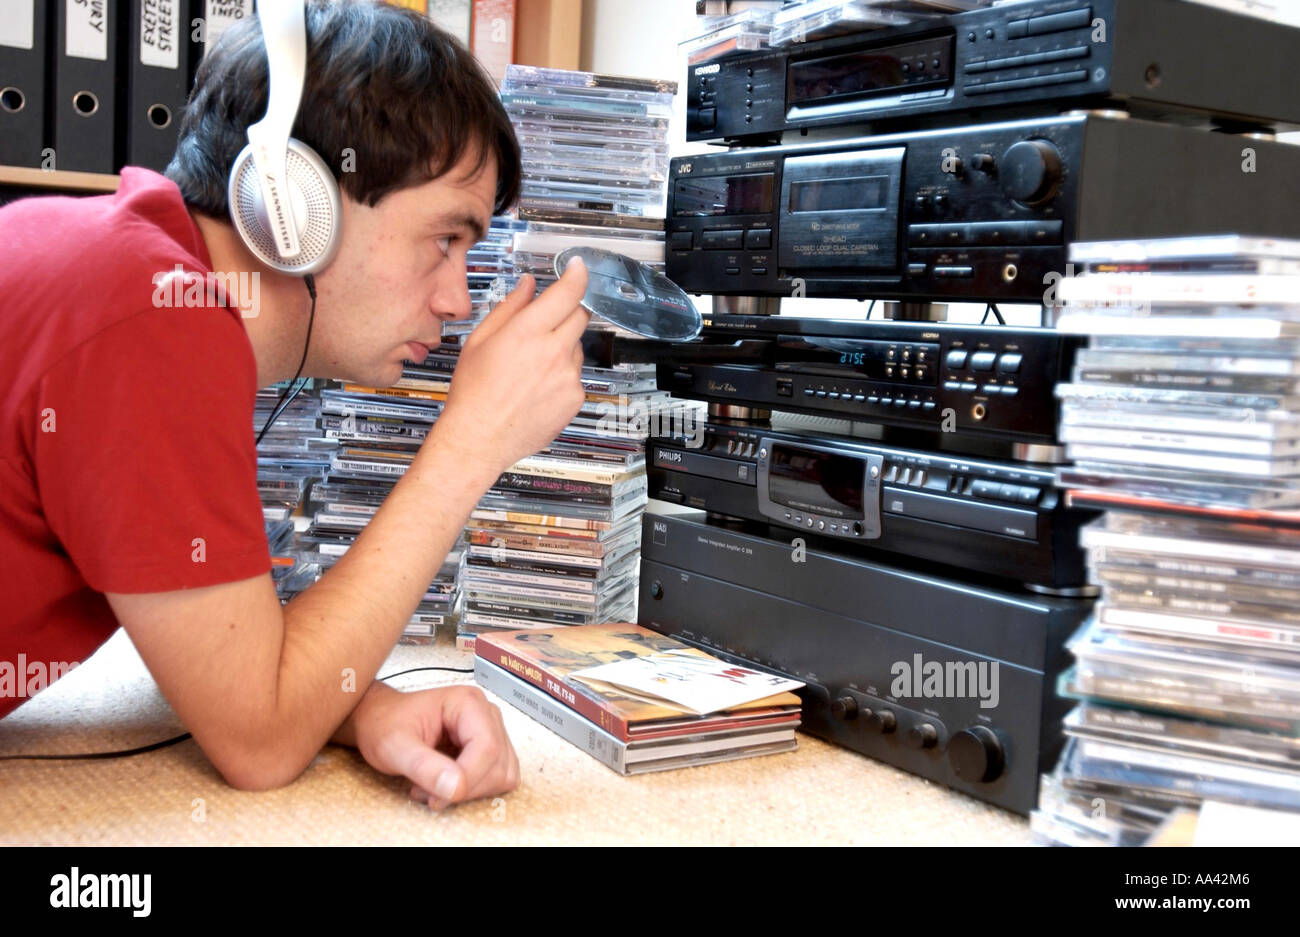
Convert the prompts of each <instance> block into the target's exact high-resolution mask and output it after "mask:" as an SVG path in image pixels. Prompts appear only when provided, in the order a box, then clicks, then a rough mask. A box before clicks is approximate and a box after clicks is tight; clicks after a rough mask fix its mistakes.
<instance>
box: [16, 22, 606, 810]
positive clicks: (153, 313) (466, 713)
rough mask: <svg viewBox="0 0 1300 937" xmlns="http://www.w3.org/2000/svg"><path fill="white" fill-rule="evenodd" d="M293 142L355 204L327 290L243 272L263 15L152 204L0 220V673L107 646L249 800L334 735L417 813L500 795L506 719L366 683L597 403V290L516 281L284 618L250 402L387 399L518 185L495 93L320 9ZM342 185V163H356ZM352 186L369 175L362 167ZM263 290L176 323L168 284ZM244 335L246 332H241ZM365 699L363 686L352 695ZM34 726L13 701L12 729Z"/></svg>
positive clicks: (412, 29) (460, 288) (424, 49)
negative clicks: (359, 392) (497, 485)
mask: <svg viewBox="0 0 1300 937" xmlns="http://www.w3.org/2000/svg"><path fill="white" fill-rule="evenodd" d="M307 32H308V50H309V53H308V63H307V77H306V85H305V88H304V92H303V97H302V103H301V106H300V109H299V114H298V120H297V124H296V126H295V129H294V136H295V137H296V138H298V139H300V140H302V141H303V142H304V143H306V144H307V145H308V146H311V147H312V148H313V149H314V150H316V152H317V153H319V154H320V155H321V156H322V158H324V159H325V161H326V162H327V163H328V164H329V165H330V168H331V170H332V171H333V173H334V174H335V176H336V178H337V179H338V181H339V184H340V187H341V188H342V191H343V225H342V236H343V240H342V244H341V247H340V249H339V252H338V254H337V256H336V257H335V259H334V260H333V262H332V263H331V264H330V266H329V267H328V268H326V269H325V270H324V271H323V272H321V273H319V274H318V275H317V276H316V290H317V302H316V306H315V312H314V320H313V322H312V327H311V331H310V341H309V342H308V341H307V338H308V325H309V322H308V318H309V311H310V309H311V301H312V300H311V297H310V296H309V295H308V292H307V290H306V289H305V288H304V285H303V282H302V281H301V280H300V279H297V278H294V277H289V276H284V275H281V274H277V273H275V272H274V271H271V270H269V269H267V268H265V267H263V266H261V265H259V264H258V263H257V261H255V260H254V259H253V258H252V256H251V255H250V254H249V252H248V250H247V249H246V248H245V246H244V245H243V243H242V242H241V241H240V239H239V238H238V236H237V235H236V233H235V231H234V229H233V227H232V226H231V224H230V222H229V217H228V214H227V206H226V184H227V179H228V176H229V171H230V166H231V164H232V163H233V161H234V158H235V156H236V154H237V153H238V152H239V150H240V149H241V148H242V147H243V145H244V143H245V142H246V136H245V129H246V127H247V126H248V124H249V123H251V122H253V121H256V120H258V119H260V118H261V116H262V114H263V113H264V111H265V107H266V53H265V49H264V47H263V44H262V40H261V33H260V30H259V29H258V27H257V24H256V23H255V22H253V21H249V22H246V23H244V24H241V25H239V26H236V27H233V28H232V29H231V30H230V31H229V32H228V33H227V34H226V35H225V36H224V37H223V38H222V41H221V42H220V43H219V44H218V46H217V48H216V49H215V50H214V51H212V52H211V53H210V54H209V55H208V57H207V58H206V59H205V61H204V62H203V64H202V67H201V68H200V70H199V73H198V76H197V79H196V86H195V90H194V92H193V95H192V98H191V103H190V106H189V108H188V109H187V112H186V116H185V119H184V122H183V124H182V126H181V128H180V142H179V145H178V147H177V152H176V156H175V157H174V159H173V161H172V163H171V165H170V166H169V167H168V169H167V173H166V178H164V177H162V176H159V175H157V174H156V173H150V172H148V171H145V170H140V169H127V170H124V171H123V174H122V181H121V186H120V188H119V190H118V192H117V193H116V195H113V196H105V197H99V198H89V199H66V198H41V199H29V200H24V201H21V202H18V203H15V204H13V205H10V206H8V207H6V208H4V209H3V210H0V310H2V312H0V556H2V557H3V558H4V561H3V563H0V589H2V590H3V595H4V596H5V611H4V612H3V613H0V662H4V661H9V662H14V661H17V660H19V659H20V655H22V656H23V657H24V658H25V659H26V660H27V661H38V662H48V663H49V664H50V665H52V666H53V669H55V670H57V669H58V667H57V665H58V664H59V663H60V662H63V663H68V662H71V663H75V662H78V661H81V660H84V659H85V658H86V657H87V656H89V654H91V653H92V652H93V651H94V649H95V648H96V647H98V646H99V645H100V644H102V643H103V642H104V641H105V640H106V639H107V638H108V637H109V636H110V635H111V634H112V632H113V631H115V630H116V628H117V627H118V625H119V624H120V625H121V626H122V627H123V628H125V629H126V631H127V633H128V635H129V636H130V637H131V640H132V641H133V642H134V644H135V646H136V647H137V648H138V650H139V652H140V654H141V656H142V658H143V659H144V661H145V663H146V665H147V666H148V667H149V669H150V671H151V673H152V674H153V676H154V677H155V679H156V680H157V681H158V684H159V686H160V687H161V689H162V692H163V694H164V695H165V696H166V697H167V699H168V701H169V702H170V703H171V704H172V706H173V707H174V708H175V710H176V711H177V713H178V714H179V715H180V717H181V719H182V720H183V721H184V722H185V725H186V727H187V728H188V729H189V730H190V731H191V732H192V733H193V735H194V738H195V739H196V741H197V742H198V744H199V745H200V746H201V747H202V749H203V751H204V752H205V754H206V755H207V756H208V758H209V759H210V760H211V761H212V763H213V764H214V766H215V767H216V768H217V770H218V771H220V772H221V774H222V775H223V776H224V777H225V779H226V780H227V781H228V782H229V783H230V784H232V785H234V786H236V787H239V788H244V789H250V790H257V789H265V788H271V787H275V786H278V785H283V784H287V783H288V782H290V781H292V780H293V779H294V778H296V777H297V776H298V775H299V774H300V773H301V772H302V771H303V769H304V768H305V767H306V766H307V765H308V764H309V763H310V762H311V760H312V758H313V757H314V756H315V755H316V753H317V752H318V751H319V749H320V748H321V746H322V745H324V744H325V743H326V742H329V741H333V742H336V743H340V744H344V745H353V746H355V747H356V748H358V749H359V750H360V752H361V754H362V755H363V756H364V757H365V759H366V760H367V761H368V762H369V763H370V764H371V765H372V766H373V767H374V768H375V769H376V770H378V771H381V772H383V773H386V774H401V775H404V776H405V777H407V778H409V779H410V780H411V782H412V784H413V787H412V792H411V793H412V796H413V797H416V798H418V799H421V800H427V801H428V802H429V803H430V805H431V806H434V807H441V806H445V805H446V804H449V803H454V802H458V801H464V800H468V799H472V798H478V797H490V796H493V795H496V794H499V793H502V792H505V791H509V790H512V789H514V788H515V787H516V786H517V784H518V781H519V764H518V760H517V759H516V757H515V754H514V751H513V749H512V748H511V745H510V742H509V740H508V738H507V737H506V734H505V731H504V726H503V723H502V720H501V714H500V711H499V710H498V709H497V708H496V707H495V706H493V705H492V704H490V703H489V702H487V700H486V698H485V697H484V696H483V694H482V693H481V692H480V691H478V689H477V688H473V687H454V688H449V689H442V690H431V691H426V692H422V693H399V692H396V691H394V690H392V689H391V688H389V687H386V686H384V685H382V684H379V683H375V682H372V681H373V679H374V677H375V674H376V671H377V669H378V667H379V666H380V664H381V663H382V662H383V660H384V659H385V658H386V657H387V655H388V653H389V651H390V650H391V649H392V647H393V645H394V644H395V643H396V640H397V638H398V636H399V635H400V633H401V632H402V629H403V627H404V625H405V623H406V621H407V620H408V618H409V617H410V615H411V613H412V611H413V610H414V608H415V606H416V605H417V603H418V602H419V600H420V598H421V596H422V595H423V594H424V592H425V589H426V587H427V586H428V584H429V582H430V581H432V579H433V577H434V575H435V573H436V571H437V570H438V568H439V566H440V565H441V563H442V561H443V559H444V557H445V555H446V553H447V552H448V550H449V548H450V547H451V546H452V545H453V543H454V542H455V541H456V540H457V538H458V537H459V534H460V531H461V527H462V525H463V523H464V521H465V519H466V517H467V515H468V513H469V511H470V510H471V509H472V507H473V506H474V504H475V503H476V502H477V500H478V499H479V498H480V497H481V495H482V494H483V492H484V491H486V489H487V488H488V487H489V486H490V485H491V484H492V483H493V482H494V481H495V479H496V478H497V476H498V475H499V474H500V473H501V471H503V470H504V469H505V468H506V467H507V466H508V465H510V464H511V463H513V462H514V461H516V460H517V459H519V458H522V457H523V456H525V455H527V454H529V453H531V452H534V451H536V450H537V449H539V448H541V447H542V446H544V445H545V444H546V443H547V442H549V441H550V440H551V439H552V438H554V436H555V435H556V434H557V433H558V432H559V430H560V429H561V428H562V427H563V426H564V425H565V424H566V423H567V422H568V421H569V420H570V419H572V417H573V416H574V414H575V413H576V412H577V410H578V408H579V407H580V405H581V402H582V388H581V384H580V382H579V379H578V376H579V370H580V368H581V360H582V355H581V350H580V347H579V344H578V341H579V337H580V336H581V334H582V332H583V330H584V328H585V327H586V324H587V314H586V312H585V311H583V310H582V309H581V307H579V306H578V305H577V300H578V298H579V297H580V296H581V295H582V291H583V289H584V288H585V285H586V273H585V271H584V270H583V269H582V268H581V265H575V269H571V270H569V271H567V272H566V274H565V275H564V277H562V278H561V279H560V281H559V282H558V283H556V284H555V285H554V286H552V287H551V288H550V289H549V290H547V291H546V292H545V293H544V294H543V295H542V296H540V297H538V298H537V299H535V300H533V291H534V284H533V282H532V280H531V279H527V278H526V279H525V280H524V282H522V283H521V284H520V285H519V287H518V289H516V290H515V291H514V292H513V293H511V294H510V296H509V297H508V298H507V299H506V300H505V301H504V302H502V303H501V304H500V305H499V306H498V307H497V308H496V309H495V310H493V312H492V313H491V314H490V315H489V316H488V317H487V318H486V319H485V320H484V321H483V323H482V324H481V325H480V326H479V327H478V328H477V329H476V330H475V332H474V333H473V335H472V336H471V337H470V339H469V341H468V342H466V344H465V347H464V351H463V354H462V356H461V360H460V364H459V365H458V367H457V369H456V374H455V379H454V381H453V383H452V389H451V392H450V395H449V399H448V402H447V405H446V408H445V410H444V412H443V414H442V416H441V418H440V419H439V420H438V422H437V423H436V425H435V427H434V429H433V431H432V432H431V433H430V435H429V438H428V440H427V442H426V443H425V445H424V447H423V449H422V450H421V452H420V453H419V454H418V456H417V457H416V459H415V460H414V462H413V463H412V465H411V467H410V469H409V470H408V472H407V473H406V475H405V476H404V477H403V478H402V480H401V481H400V482H399V483H398V484H397V485H396V487H395V488H394V489H393V491H392V494H391V495H390V497H389V498H388V500H387V501H386V503H385V504H384V505H383V507H382V508H381V509H380V510H379V512H378V513H377V514H376V515H375V517H374V519H373V520H372V521H371V523H370V524H369V526H368V527H367V528H366V530H365V531H364V532H363V533H362V534H361V536H360V537H358V539H357V541H356V543H355V545H354V546H353V547H352V548H351V549H350V550H349V551H348V553H347V555H346V556H345V557H343V558H342V559H341V560H340V561H339V562H338V564H337V565H336V566H334V567H333V568H332V569H331V570H330V571H329V572H328V573H327V574H326V575H325V576H324V577H323V578H322V579H321V580H320V582H318V583H317V584H316V585H315V586H313V587H312V588H310V589H308V590H306V591H305V592H303V593H302V594H301V595H299V596H298V597H297V598H296V599H295V600H294V601H292V602H290V603H289V604H288V605H286V606H284V607H283V608H281V606H280V604H279V603H278V601H277V599H276V595H275V590H274V588H273V586H272V581H271V577H270V575H269V567H270V563H269V555H268V549H267V544H266V540H265V535H264V532H263V523H262V515H261V508H260V503H259V500H258V495H257V487H256V452H255V449H254V444H253V436H252V433H251V427H252V412H253V402H254V395H255V392H256V389H257V388H259V387H264V386H266V385H269V384H271V383H274V382H277V381H282V380H287V379H289V378H291V377H292V376H293V374H294V371H295V368H297V367H298V363H299V361H300V360H302V359H303V354H304V344H305V345H306V357H305V365H304V368H303V374H304V375H313V376H320V377H335V378H345V379H349V380H353V381H357V382H360V383H362V384H371V385H379V386H384V385H388V384H391V383H393V382H394V381H395V380H397V378H398V377H399V376H400V374H401V368H402V360H403V359H406V358H413V357H422V356H423V353H424V351H425V349H427V348H428V347H429V346H432V345H436V344H437V343H438V341H439V340H440V334H441V326H442V323H443V322H444V321H445V320H452V319H463V318H465V317H467V316H468V315H469V313H470V300H469V295H468V292H467V281H466V267H465V264H466V251H467V250H468V249H469V247H470V246H471V245H472V244H474V243H475V242H476V241H478V240H479V239H480V238H481V237H482V235H483V233H484V231H485V230H486V228H487V225H488V222H489V219H490V217H491V215H492V214H493V213H494V212H498V211H501V210H504V209H505V208H507V207H508V206H509V205H510V204H511V203H512V202H513V201H514V200H515V198H516V196H517V193H518V185H519V174H520V163H519V148H518V143H517V142H516V140H515V137H514V134H513V130H512V128H511V126H510V123H509V120H508V118H507V117H506V114H505V112H504V110H503V109H502V107H501V105H500V102H499V100H498V99H497V96H496V92H495V88H494V87H493V86H492V84H491V81H490V79H488V78H487V77H486V76H485V75H484V73H483V72H482V71H481V70H480V69H479V67H478V65H477V63H476V62H475V61H474V59H473V58H472V57H471V56H470V55H469V54H468V53H467V52H466V51H465V50H464V49H463V48H461V47H460V46H458V45H457V44H456V43H455V42H454V41H453V40H451V39H450V38H449V37H448V36H446V35H445V34H443V33H441V32H440V31H438V30H437V29H436V28H435V27H434V26H433V25H432V24H430V23H429V22H428V21H427V20H426V19H424V18H423V17H420V16H417V15H415V14H412V13H410V12H409V11H403V10H400V9H397V8H394V7H390V6H385V5H370V4H356V5H353V4H328V3H324V2H314V3H313V4H311V5H310V6H309V8H308V14H307ZM345 161H347V162H345ZM353 170H354V171H353ZM178 264H179V265H181V267H182V269H183V270H184V271H186V272H187V273H188V275H189V276H190V277H196V276H197V277H200V278H202V277H205V276H208V277H209V278H210V279H211V277H210V273H211V272H212V271H217V272H218V273H220V274H223V275H225V276H224V277H223V278H222V282H224V283H227V284H230V283H235V282H249V278H248V277H247V276H246V277H245V279H244V280H238V279H237V278H238V275H239V274H241V273H243V274H249V273H252V274H255V275H256V277H257V283H258V285H259V288H258V289H257V290H255V291H253V292H254V296H253V298H254V299H255V302H256V309H255V310H254V309H252V308H250V302H249V299H250V297H248V296H239V297H226V298H235V299H237V301H238V302H240V303H242V305H243V309H242V314H241V310H240V309H236V308H228V307H227V306H226V305H225V304H224V303H223V302H219V303H215V304H213V303H203V304H196V305H194V306H190V305H185V306H182V307H176V306H175V305H174V304H170V303H164V304H162V305H161V306H160V303H159V300H158V296H160V295H162V296H164V297H166V296H168V295H172V294H173V292H174V291H171V290H159V289H158V288H157V285H156V284H157V282H158V281H159V277H160V276H165V275H167V274H169V273H171V272H172V271H174V270H175V269H176V266H177V265H178ZM254 312H255V313H256V314H253V313H254ZM354 687H355V688H359V691H358V690H357V689H354ZM21 701H22V700H21V699H15V698H0V716H2V715H4V714H5V713H6V712H8V711H10V710H12V709H13V708H14V707H15V706H16V705H18V704H19V703H20V702H21Z"/></svg>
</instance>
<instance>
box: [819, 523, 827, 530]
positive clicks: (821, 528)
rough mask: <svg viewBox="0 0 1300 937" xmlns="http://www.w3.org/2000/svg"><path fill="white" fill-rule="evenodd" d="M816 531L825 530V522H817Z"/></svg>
mask: <svg viewBox="0 0 1300 937" xmlns="http://www.w3.org/2000/svg"><path fill="white" fill-rule="evenodd" d="M817 529H818V530H825V529H826V522H825V521H818V522H817Z"/></svg>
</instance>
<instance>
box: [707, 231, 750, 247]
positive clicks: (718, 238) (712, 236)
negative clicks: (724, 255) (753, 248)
mask: <svg viewBox="0 0 1300 937" xmlns="http://www.w3.org/2000/svg"><path fill="white" fill-rule="evenodd" d="M743 235H744V232H743V231H741V230H740V229H739V228H725V229H718V230H713V231H705V232H704V234H703V235H702V236H701V243H702V244H703V245H704V249H705V250H729V251H734V250H739V249H740V242H741V238H742V237H743Z"/></svg>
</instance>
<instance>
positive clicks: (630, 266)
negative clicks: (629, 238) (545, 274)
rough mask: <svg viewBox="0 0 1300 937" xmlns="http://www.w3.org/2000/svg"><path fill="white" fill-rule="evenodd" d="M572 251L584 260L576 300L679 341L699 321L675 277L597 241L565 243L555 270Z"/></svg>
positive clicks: (633, 328) (631, 327) (616, 320)
mask: <svg viewBox="0 0 1300 937" xmlns="http://www.w3.org/2000/svg"><path fill="white" fill-rule="evenodd" d="M573 257H581V258H582V261H583V263H585V264H586V265H587V292H586V293H585V294H584V295H583V297H582V300H581V303H582V307H583V308H584V309H587V310H588V311H590V312H591V313H593V314H594V315H597V316H600V317H601V318H602V319H604V320H605V321H606V322H609V323H611V324H613V325H616V326H618V327H619V328H621V329H627V330H628V331H629V332H635V333H636V334H637V335H641V336H643V337H645V338H653V339H659V340H660V341H667V342H684V341H689V340H690V339H693V338H696V337H697V336H698V335H699V334H700V329H701V328H702V327H703V323H702V320H701V318H700V313H699V311H698V310H696V308H695V306H694V304H692V303H691V299H690V297H689V296H687V295H686V293H684V292H683V291H682V290H681V289H680V288H679V287H678V286H677V284H676V283H674V282H673V281H672V280H669V279H668V278H667V277H666V276H664V275H663V274H661V273H658V272H656V271H655V270H652V269H651V268H650V267H648V266H646V265H645V264H643V263H640V262H638V261H635V260H632V259H631V258H630V257H624V256H623V255H622V254H616V253H614V252H613V251H607V250H601V249H600V248H597V247H570V248H568V249H567V250H564V251H561V252H560V253H559V254H557V255H556V257H555V273H556V275H557V276H559V275H561V274H563V273H564V268H565V267H566V266H567V265H568V263H569V260H570V259H571V258H573Z"/></svg>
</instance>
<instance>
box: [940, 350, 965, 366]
mask: <svg viewBox="0 0 1300 937" xmlns="http://www.w3.org/2000/svg"><path fill="white" fill-rule="evenodd" d="M944 364H946V365H947V366H948V367H950V368H964V367H966V352H964V351H950V352H948V357H947V358H945V359H944Z"/></svg>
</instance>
